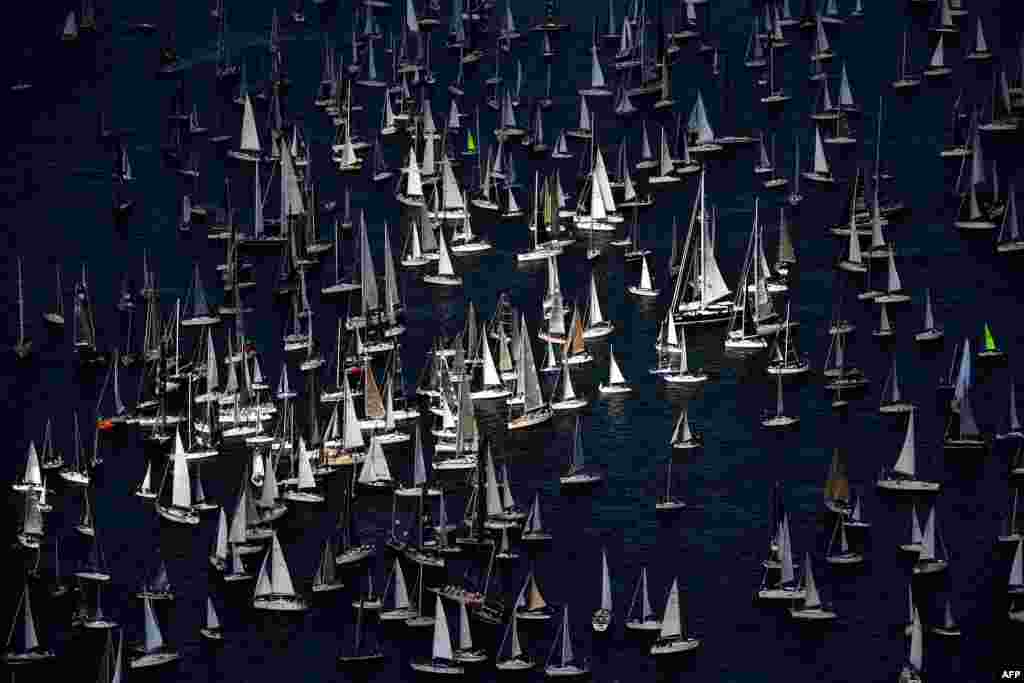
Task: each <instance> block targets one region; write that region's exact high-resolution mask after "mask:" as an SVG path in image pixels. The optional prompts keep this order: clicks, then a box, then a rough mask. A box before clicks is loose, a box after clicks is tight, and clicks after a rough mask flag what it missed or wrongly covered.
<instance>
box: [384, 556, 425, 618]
mask: <svg viewBox="0 0 1024 683" xmlns="http://www.w3.org/2000/svg"><path fill="white" fill-rule="evenodd" d="M388 595H391V609H383V602H384V599H385V598H387V596H388ZM381 602H382V609H381V612H380V615H379V619H380V620H381V621H405V620H406V619H411V618H413V617H415V616H416V613H417V611H416V608H415V607H413V606H412V601H410V600H409V589H408V587H407V586H406V583H405V572H403V571H402V565H401V563H400V562H399V561H398V558H397V557H396V558H395V563H394V565H393V567H392V570H391V574H390V576H389V577H388V585H387V588H385V590H384V596H383V597H382V599H381Z"/></svg>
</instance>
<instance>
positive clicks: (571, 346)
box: [565, 310, 586, 355]
mask: <svg viewBox="0 0 1024 683" xmlns="http://www.w3.org/2000/svg"><path fill="white" fill-rule="evenodd" d="M572 320H573V322H572V336H570V337H569V341H567V342H566V345H565V348H566V351H567V353H568V354H569V355H575V354H577V353H583V352H584V351H585V350H586V346H584V344H583V321H582V320H581V319H580V316H579V315H578V311H577V310H573V313H572Z"/></svg>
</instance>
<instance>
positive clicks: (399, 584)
mask: <svg viewBox="0 0 1024 683" xmlns="http://www.w3.org/2000/svg"><path fill="white" fill-rule="evenodd" d="M393 571H394V576H395V609H408V608H409V605H410V604H411V603H410V602H409V589H408V588H407V587H406V584H405V572H403V571H402V565H401V563H400V562H399V561H398V558H397V557H396V558H395V567H394V569H393ZM439 599H440V598H439Z"/></svg>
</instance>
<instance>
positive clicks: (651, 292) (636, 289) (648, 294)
mask: <svg viewBox="0 0 1024 683" xmlns="http://www.w3.org/2000/svg"><path fill="white" fill-rule="evenodd" d="M660 291H661V290H660V289H644V288H643V287H640V286H639V285H630V287H629V293H630V294H634V295H636V296H641V297H644V298H647V299H653V298H655V297H657V296H658V293H659V292H660Z"/></svg>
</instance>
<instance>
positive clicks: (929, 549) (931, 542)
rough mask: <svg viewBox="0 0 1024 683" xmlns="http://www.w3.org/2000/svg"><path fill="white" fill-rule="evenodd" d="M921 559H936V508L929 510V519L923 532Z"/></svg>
mask: <svg viewBox="0 0 1024 683" xmlns="http://www.w3.org/2000/svg"><path fill="white" fill-rule="evenodd" d="M919 559H921V560H934V559H935V508H934V507H933V508H932V509H931V510H929V511H928V521H926V522H925V523H924V532H923V533H922V534H921V554H920V556H919Z"/></svg>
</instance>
